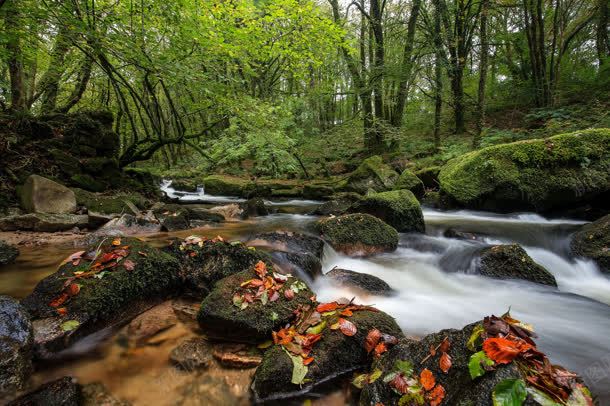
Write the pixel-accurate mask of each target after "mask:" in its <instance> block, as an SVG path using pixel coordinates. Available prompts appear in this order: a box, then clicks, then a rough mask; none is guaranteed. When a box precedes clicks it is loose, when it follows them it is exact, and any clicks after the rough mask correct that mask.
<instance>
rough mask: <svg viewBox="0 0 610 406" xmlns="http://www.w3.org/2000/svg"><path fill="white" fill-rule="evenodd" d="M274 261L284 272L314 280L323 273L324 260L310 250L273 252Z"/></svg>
mask: <svg viewBox="0 0 610 406" xmlns="http://www.w3.org/2000/svg"><path fill="white" fill-rule="evenodd" d="M271 258H272V259H273V263H274V264H275V265H276V266H277V267H279V268H280V270H281V272H282V273H285V274H292V275H296V276H299V277H302V278H305V279H309V280H313V279H315V278H316V277H318V276H320V275H322V262H321V261H320V259H319V258H318V257H316V256H315V255H313V254H310V253H309V252H283V251H274V252H272V253H271Z"/></svg>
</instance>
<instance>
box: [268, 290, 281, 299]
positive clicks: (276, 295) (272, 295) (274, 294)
mask: <svg viewBox="0 0 610 406" xmlns="http://www.w3.org/2000/svg"><path fill="white" fill-rule="evenodd" d="M279 298H280V294H279V293H277V291H274V292H273V293H272V294H271V296H270V297H269V301H270V302H275V301H276V300H278V299H279Z"/></svg>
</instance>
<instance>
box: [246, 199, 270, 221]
mask: <svg viewBox="0 0 610 406" xmlns="http://www.w3.org/2000/svg"><path fill="white" fill-rule="evenodd" d="M239 206H240V207H241V209H242V213H241V216H242V218H248V217H258V216H266V215H268V214H269V210H268V209H267V207H266V206H265V201H264V200H263V199H261V198H260V197H254V198H252V199H249V200H247V201H245V202H243V203H241V204H240V205H239Z"/></svg>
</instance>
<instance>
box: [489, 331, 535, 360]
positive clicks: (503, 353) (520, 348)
mask: <svg viewBox="0 0 610 406" xmlns="http://www.w3.org/2000/svg"><path fill="white" fill-rule="evenodd" d="M531 348H533V347H532V346H531V345H530V344H528V343H526V342H525V341H516V340H509V339H506V338H502V337H495V338H488V339H487V340H485V341H484V342H483V351H485V354H486V355H487V356H488V357H489V359H491V360H493V361H494V362H497V363H498V364H508V363H510V362H511V361H512V360H514V359H515V358H516V357H517V356H518V355H519V354H521V353H524V352H526V351H527V350H529V349H531Z"/></svg>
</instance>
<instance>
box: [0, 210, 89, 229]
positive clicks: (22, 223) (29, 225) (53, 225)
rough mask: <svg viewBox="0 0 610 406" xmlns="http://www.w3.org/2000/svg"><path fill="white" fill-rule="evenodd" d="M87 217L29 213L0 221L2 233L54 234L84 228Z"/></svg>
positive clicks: (86, 224) (87, 223) (86, 223)
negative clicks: (37, 232)
mask: <svg viewBox="0 0 610 406" xmlns="http://www.w3.org/2000/svg"><path fill="white" fill-rule="evenodd" d="M88 225H89V216H87V215H79V214H48V213H30V214H24V215H21V216H8V217H3V218H1V219H0V230H2V231H16V230H24V231H42V232H49V233H52V232H56V231H66V230H71V229H73V228H74V227H78V228H86V227H87V226H88Z"/></svg>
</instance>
